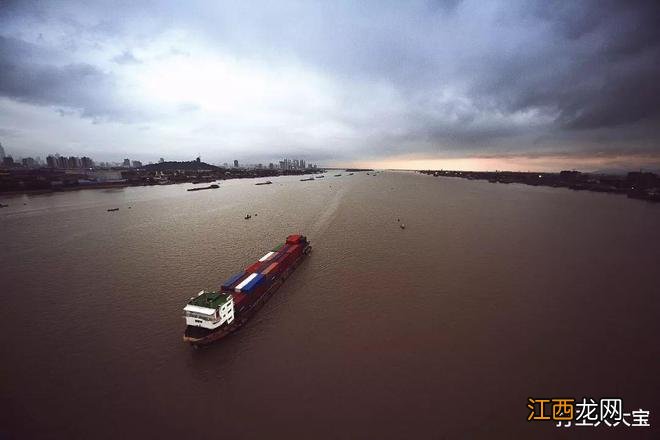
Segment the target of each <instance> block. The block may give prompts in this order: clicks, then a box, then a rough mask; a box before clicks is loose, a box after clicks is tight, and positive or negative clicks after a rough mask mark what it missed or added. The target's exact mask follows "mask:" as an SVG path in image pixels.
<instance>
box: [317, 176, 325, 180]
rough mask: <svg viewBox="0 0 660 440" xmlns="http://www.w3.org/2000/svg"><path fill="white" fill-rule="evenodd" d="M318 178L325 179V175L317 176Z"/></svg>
mask: <svg viewBox="0 0 660 440" xmlns="http://www.w3.org/2000/svg"><path fill="white" fill-rule="evenodd" d="M316 178H317V179H324V178H325V176H316Z"/></svg>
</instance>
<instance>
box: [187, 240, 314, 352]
mask: <svg viewBox="0 0 660 440" xmlns="http://www.w3.org/2000/svg"><path fill="white" fill-rule="evenodd" d="M311 251H312V246H311V244H310V243H309V241H308V240H307V237H305V236H304V235H298V234H297V235H289V236H288V237H287V238H286V242H285V243H283V244H281V245H279V246H277V247H275V248H274V249H272V250H271V251H269V252H267V253H266V254H265V255H264V256H262V257H261V258H259V260H257V261H255V262H254V263H252V264H250V265H249V266H248V267H246V268H245V269H244V270H242V271H240V272H239V273H237V274H235V275H233V276H232V277H231V278H229V279H228V280H227V281H225V282H224V283H222V285H221V286H220V288H219V289H217V290H208V291H207V290H202V291H200V292H199V293H198V294H197V295H196V296H194V297H192V298H190V300H189V301H188V303H187V304H186V306H185V307H184V308H183V317H184V319H185V321H186V329H185V331H184V334H183V340H184V341H185V342H188V343H190V344H191V345H192V346H193V347H195V348H197V347H199V346H202V345H207V344H210V343H211V342H214V341H217V340H219V339H222V338H224V337H225V336H228V335H230V334H232V333H233V332H235V331H236V330H238V329H239V328H241V327H242V326H243V325H244V324H245V323H246V322H247V321H248V320H249V319H250V318H251V317H252V316H253V315H254V313H255V312H256V311H257V310H259V308H260V307H261V306H262V305H263V304H264V303H265V302H266V301H267V300H268V299H269V298H270V297H271V296H272V295H273V294H274V293H275V292H276V291H277V289H279V287H280V286H281V285H282V283H284V281H285V280H286V279H287V278H288V277H289V276H290V275H291V274H292V273H293V271H294V270H295V269H296V267H298V265H299V264H300V263H301V262H302V260H303V259H304V258H305V257H306V256H307V255H309V253H310V252H311Z"/></svg>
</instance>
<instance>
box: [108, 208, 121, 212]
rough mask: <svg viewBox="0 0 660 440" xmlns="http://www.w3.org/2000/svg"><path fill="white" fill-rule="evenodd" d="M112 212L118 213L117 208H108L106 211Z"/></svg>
mask: <svg viewBox="0 0 660 440" xmlns="http://www.w3.org/2000/svg"><path fill="white" fill-rule="evenodd" d="M112 211H119V208H110V209H108V212H112Z"/></svg>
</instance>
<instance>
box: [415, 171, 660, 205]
mask: <svg viewBox="0 0 660 440" xmlns="http://www.w3.org/2000/svg"><path fill="white" fill-rule="evenodd" d="M417 172H418V173H420V174H425V175H428V176H433V177H458V178H462V179H468V180H487V181H488V182H489V183H501V184H511V183H521V184H523V185H529V186H545V187H550V188H568V189H572V190H574V191H591V192H600V193H610V194H619V195H626V196H627V197H628V198H630V199H637V200H645V201H647V202H656V203H657V202H660V177H658V176H656V175H655V174H653V173H642V172H638V173H637V172H634V173H628V175H627V176H613V175H603V174H588V173H581V172H579V171H562V172H560V173H544V172H541V173H532V172H518V171H446V170H423V171H417Z"/></svg>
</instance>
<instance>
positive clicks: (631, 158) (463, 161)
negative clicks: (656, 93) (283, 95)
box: [348, 154, 660, 172]
mask: <svg viewBox="0 0 660 440" xmlns="http://www.w3.org/2000/svg"><path fill="white" fill-rule="evenodd" d="M348 166H350V167H359V168H376V169H401V170H428V169H431V170H440V169H444V170H458V171H496V170H501V171H542V172H558V171H561V170H580V171H586V172H588V171H597V170H602V169H609V168H612V169H626V170H637V169H640V168H641V169H648V168H660V156H655V155H634V154H632V155H609V156H592V157H589V156H569V155H565V156H562V155H546V156H535V157H529V156H501V157H464V158H419V157H393V158H388V159H382V160H374V161H356V162H352V163H350V164H349V165H348Z"/></svg>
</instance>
